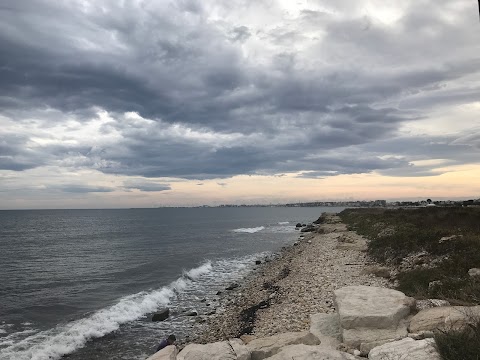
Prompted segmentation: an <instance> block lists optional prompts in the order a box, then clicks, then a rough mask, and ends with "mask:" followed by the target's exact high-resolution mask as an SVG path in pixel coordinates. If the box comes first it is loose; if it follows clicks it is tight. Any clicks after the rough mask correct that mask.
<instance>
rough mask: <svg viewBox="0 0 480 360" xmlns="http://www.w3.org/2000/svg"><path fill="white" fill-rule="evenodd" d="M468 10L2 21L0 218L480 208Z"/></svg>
mask: <svg viewBox="0 0 480 360" xmlns="http://www.w3.org/2000/svg"><path fill="white" fill-rule="evenodd" d="M478 13H479V9H478V4H477V3H476V2H473V1H470V0H454V1H447V0H442V1H433V0H425V1H421V2H419V1H414V0H405V1H402V2H385V1H381V0H358V1H355V2H352V1H347V0H309V1H307V0H300V1H295V2H292V1H289V0H276V1H263V0H259V1H255V2H253V1H251V2H249V1H240V0H238V1H237V0H234V1H229V2H224V1H215V0H212V1H208V2H205V1H200V0H182V1H174V0H171V1H168V0H167V1H131V2H128V1H126V2H118V1H114V0H100V1H76V0H73V1H68V2H57V1H53V0H32V1H28V2H24V1H14V0H7V1H5V2H3V3H2V5H1V6H0V20H1V21H0V44H1V45H0V46H1V49H2V51H1V52H0V78H1V79H2V81H1V82H0V209H52V208H55V209H57V208H130V207H158V206H199V205H204V204H205V205H220V204H255V203H258V204H268V203H289V202H306V201H342V200H375V199H386V200H389V201H394V200H395V199H404V200H408V199H412V200H418V199H426V198H431V199H477V198H479V197H480V181H478V179H480V118H479V116H478V114H480V96H479V94H480V31H479V30H480V24H479V22H478Z"/></svg>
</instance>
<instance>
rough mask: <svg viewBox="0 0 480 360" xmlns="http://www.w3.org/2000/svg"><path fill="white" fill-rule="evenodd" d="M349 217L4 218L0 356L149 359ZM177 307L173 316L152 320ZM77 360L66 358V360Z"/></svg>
mask: <svg viewBox="0 0 480 360" xmlns="http://www.w3.org/2000/svg"><path fill="white" fill-rule="evenodd" d="M339 210H341V209H339V208H320V207H316V208H285V207H248V208H161V209H125V210H29V211H0V359H5V360H7V359H8V360H14V359H15V360H23V359H38V360H40V359H60V358H62V357H64V358H68V359H74V360H76V359H145V358H147V357H148V356H150V355H151V354H152V353H153V352H154V351H155V347H156V345H157V344H158V342H159V341H160V340H161V339H162V338H163V337H164V336H166V335H168V334H170V333H175V334H176V335H177V337H180V338H183V339H188V337H189V336H190V337H191V336H194V335H195V334H196V332H198V331H201V325H200V324H199V323H198V321H197V319H196V317H189V316H184V315H182V314H183V313H184V312H185V311H192V310H194V311H196V312H198V313H199V314H206V313H209V312H211V311H212V309H216V310H217V311H221V310H222V309H221V308H218V296H216V293H217V292H218V291H224V289H225V286H226V285H228V284H229V283H231V282H233V281H239V280H240V279H242V278H243V277H245V276H248V275H249V274H250V272H251V271H252V269H253V267H254V265H255V260H258V259H260V260H262V259H264V258H265V256H268V255H270V254H272V253H273V252H276V251H278V250H279V249H280V248H281V247H282V246H285V245H287V244H290V243H292V242H293V241H294V240H295V239H296V238H297V237H298V231H296V230H295V224H296V223H297V222H302V223H305V222H311V221H313V220H315V219H316V218H318V216H320V214H321V213H322V212H323V211H331V212H332V211H333V212H336V211H339ZM164 307H168V308H169V309H170V311H171V315H170V317H169V318H168V319H167V320H166V321H163V322H152V321H151V316H152V314H153V313H155V311H157V310H159V309H162V308H164ZM65 355H66V356H65Z"/></svg>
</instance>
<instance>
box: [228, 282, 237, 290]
mask: <svg viewBox="0 0 480 360" xmlns="http://www.w3.org/2000/svg"><path fill="white" fill-rule="evenodd" d="M238 287H240V285H238V284H237V283H233V284H230V285H229V286H227V287H226V288H225V290H233V289H236V288H238Z"/></svg>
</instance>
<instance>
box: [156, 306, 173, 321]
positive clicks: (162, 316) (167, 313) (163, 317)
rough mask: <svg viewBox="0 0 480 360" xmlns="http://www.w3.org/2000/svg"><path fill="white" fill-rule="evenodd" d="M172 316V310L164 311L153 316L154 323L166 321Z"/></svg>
mask: <svg viewBox="0 0 480 360" xmlns="http://www.w3.org/2000/svg"><path fill="white" fill-rule="evenodd" d="M169 316H170V309H167V308H165V309H162V310H160V311H158V312H157V313H155V314H153V316H152V321H164V320H166V319H168V317H169Z"/></svg>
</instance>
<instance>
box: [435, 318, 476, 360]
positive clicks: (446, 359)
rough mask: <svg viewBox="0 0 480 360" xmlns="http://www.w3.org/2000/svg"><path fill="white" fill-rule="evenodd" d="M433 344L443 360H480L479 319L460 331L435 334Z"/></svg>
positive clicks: (474, 319)
mask: <svg viewBox="0 0 480 360" xmlns="http://www.w3.org/2000/svg"><path fill="white" fill-rule="evenodd" d="M435 342H436V344H437V349H438V352H439V353H440V356H441V358H442V359H443V360H459V359H462V360H480V319H478V318H472V319H471V320H470V323H469V325H468V327H465V328H464V329H461V330H454V329H452V330H447V331H439V332H437V333H436V334H435Z"/></svg>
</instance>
